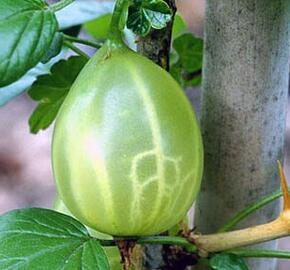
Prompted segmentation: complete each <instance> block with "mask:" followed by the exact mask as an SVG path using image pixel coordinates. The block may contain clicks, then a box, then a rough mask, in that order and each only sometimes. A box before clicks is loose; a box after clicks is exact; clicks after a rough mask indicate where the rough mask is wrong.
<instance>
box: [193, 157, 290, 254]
mask: <svg viewBox="0 0 290 270" xmlns="http://www.w3.org/2000/svg"><path fill="white" fill-rule="evenodd" d="M278 168H279V174H280V179H281V187H282V192H283V198H284V208H283V212H282V213H281V215H280V216H279V217H278V218H277V219H276V220H274V221H272V222H269V223H267V224H263V225H259V226H255V227H250V228H246V229H243V230H236V231H231V232H224V233H217V234H209V235H194V236H193V239H194V243H195V244H196V246H197V248H198V250H199V251H200V255H201V256H207V254H208V253H209V252H218V251H223V250H229V249H233V248H237V247H242V246H247V245H252V244H257V243H261V242H266V241H270V240H274V239H277V238H281V237H285V236H288V235H289V234H290V195H289V192H288V187H287V181H286V178H285V175H284V172H283V169H282V166H281V164H280V162H278Z"/></svg>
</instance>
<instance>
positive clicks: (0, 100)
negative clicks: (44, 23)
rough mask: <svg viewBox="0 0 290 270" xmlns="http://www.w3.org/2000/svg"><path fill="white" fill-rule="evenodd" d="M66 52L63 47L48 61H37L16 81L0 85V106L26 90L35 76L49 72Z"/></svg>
mask: <svg viewBox="0 0 290 270" xmlns="http://www.w3.org/2000/svg"><path fill="white" fill-rule="evenodd" d="M66 52H67V49H66V48H63V49H62V51H61V53H60V54H58V55H57V56H56V57H54V58H52V59H51V60H50V61H49V62H48V63H46V64H42V63H39V64H37V65H36V66H35V67H34V68H32V69H30V70H29V71H28V72H27V73H26V74H25V75H24V76H23V77H21V78H20V79H19V80H18V81H16V82H14V83H12V84H9V85H8V86H5V87H0V107H1V106H3V105H5V104H6V103H7V102H9V101H10V100H12V99H13V98H14V97H16V96H18V95H20V94H21V93H22V92H24V91H26V90H27V89H28V88H29V87H30V86H31V85H32V83H33V82H34V81H35V80H36V77H37V76H39V75H43V74H47V73H49V71H50V68H51V67H52V66H53V65H54V64H55V63H56V62H58V61H59V60H60V59H63V58H64V57H65V55H66Z"/></svg>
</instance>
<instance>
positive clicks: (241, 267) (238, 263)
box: [209, 253, 249, 270]
mask: <svg viewBox="0 0 290 270" xmlns="http://www.w3.org/2000/svg"><path fill="white" fill-rule="evenodd" d="M209 265H210V266H211V267H212V269H215V270H249V268H248V266H247V265H246V263H245V261H244V260H243V259H242V258H241V257H239V256H237V255H234V254H225V253H221V254H217V255H214V256H213V257H212V258H211V259H210V261H209Z"/></svg>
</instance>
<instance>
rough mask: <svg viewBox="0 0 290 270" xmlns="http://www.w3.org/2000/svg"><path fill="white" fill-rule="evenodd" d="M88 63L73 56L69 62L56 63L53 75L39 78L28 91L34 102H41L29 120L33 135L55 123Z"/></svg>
mask: <svg viewBox="0 0 290 270" xmlns="http://www.w3.org/2000/svg"><path fill="white" fill-rule="evenodd" d="M86 62H87V60H86V59H85V58H84V57H81V56H72V57H70V58H69V59H68V60H61V61H59V62H58V63H56V64H55V65H54V66H53V67H52V69H51V74H49V75H42V76H39V77H38V78H37V81H35V82H34V84H33V85H32V87H31V89H30V90H29V91H28V94H29V96H30V97H31V98H32V99H33V100H36V101H39V105H38V106H37V107H36V109H35V110H34V112H33V113H32V115H31V116H30V118H29V126H30V131H31V132H32V133H37V132H38V131H39V130H41V129H46V128H47V127H49V126H50V124H51V123H52V122H53V121H54V119H55V117H56V115H57V113H58V111H59V108H60V107H61V105H62V103H63V101H64V99H65V97H66V96H67V94H68V92H69V89H70V87H71V85H72V84H73V82H74V81H75V79H76V77H77V75H78V74H79V72H80V71H81V70H82V68H83V67H84V65H85V64H86Z"/></svg>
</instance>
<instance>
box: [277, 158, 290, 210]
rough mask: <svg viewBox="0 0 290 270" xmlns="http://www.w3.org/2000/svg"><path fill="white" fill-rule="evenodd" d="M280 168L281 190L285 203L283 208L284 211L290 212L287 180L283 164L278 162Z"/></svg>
mask: <svg viewBox="0 0 290 270" xmlns="http://www.w3.org/2000/svg"><path fill="white" fill-rule="evenodd" d="M277 163H278V168H279V175H280V181H281V189H282V192H283V201H284V206H283V210H284V211H287V210H290V194H289V191H288V185H287V180H286V177H285V173H284V170H283V167H282V164H281V162H280V161H279V160H278V161H277Z"/></svg>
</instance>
